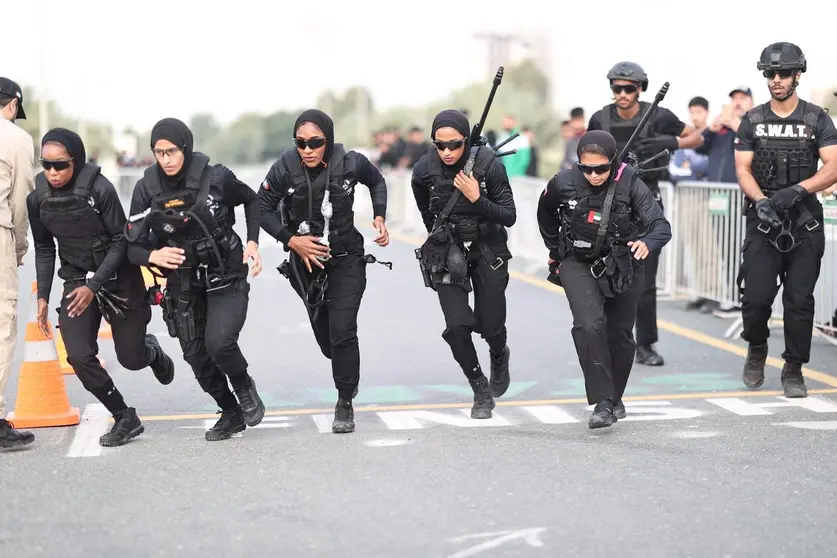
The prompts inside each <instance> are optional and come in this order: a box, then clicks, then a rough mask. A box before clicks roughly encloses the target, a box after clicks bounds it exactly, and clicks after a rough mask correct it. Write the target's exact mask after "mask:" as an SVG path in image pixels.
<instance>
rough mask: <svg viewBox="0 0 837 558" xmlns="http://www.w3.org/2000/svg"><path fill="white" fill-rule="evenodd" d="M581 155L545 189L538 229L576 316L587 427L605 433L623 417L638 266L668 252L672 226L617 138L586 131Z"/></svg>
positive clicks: (638, 288)
mask: <svg viewBox="0 0 837 558" xmlns="http://www.w3.org/2000/svg"><path fill="white" fill-rule="evenodd" d="M577 153H578V159H579V161H578V163H574V164H573V166H572V168H571V169H567V170H563V171H561V172H560V173H558V174H557V175H555V176H554V177H553V178H552V179H551V180H550V181H549V183H548V184H547V186H546V189H545V190H544V192H543V195H542V196H541V198H540V200H539V202H538V225H539V227H540V232H541V236H542V237H543V240H544V244H545V245H546V247H547V248H548V249H549V267H550V273H551V274H550V280H551V281H553V282H555V283H558V284H560V285H561V286H562V287H563V288H564V292H565V293H566V295H567V300H568V301H569V304H570V311H571V312H572V314H573V328H572V335H573V341H574V342H575V348H576V352H577V353H578V359H579V363H580V364H581V369H582V371H583V372H584V381H585V385H586V388H587V402H588V403H589V404H590V405H595V408H594V410H593V414H592V415H591V417H590V421H589V427H590V428H601V427H604V426H610V425H612V424H613V423H614V422H616V420H617V419H619V418H624V417H625V406H624V404H623V403H622V394H623V393H624V391H625V386H626V385H627V384H628V376H629V375H630V373H631V368H632V366H633V360H634V354H635V352H636V343H635V342H634V338H633V327H634V322H635V321H636V314H637V303H638V300H639V295H640V291H641V289H642V280H643V267H642V264H641V263H640V262H641V261H642V260H644V259H645V258H646V257H648V254H649V252H651V251H654V250H659V249H660V248H662V247H663V246H665V244H666V243H667V242H668V241H669V240H670V239H671V226H670V225H669V223H668V221H667V220H666V218H665V217H664V215H663V212H662V210H661V209H660V206H659V205H658V204H657V203H656V202H655V201H654V198H653V197H652V196H651V191H650V190H649V189H648V187H647V186H646V185H645V184H644V183H643V182H642V180H640V179H639V177H638V175H637V172H636V171H635V170H634V168H633V167H630V166H627V165H625V164H624V163H622V162H621V161H619V160H618V159H617V151H616V141H615V140H614V139H613V136H611V135H610V134H609V133H607V132H604V131H601V130H595V131H591V132H587V133H586V134H584V136H582V137H581V139H580V140H579V143H578V148H577ZM643 231H644V233H643ZM638 233H643V234H638ZM639 238H642V240H639Z"/></svg>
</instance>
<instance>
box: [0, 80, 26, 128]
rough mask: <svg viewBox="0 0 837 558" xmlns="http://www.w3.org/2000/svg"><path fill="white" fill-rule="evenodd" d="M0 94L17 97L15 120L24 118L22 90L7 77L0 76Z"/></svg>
mask: <svg viewBox="0 0 837 558" xmlns="http://www.w3.org/2000/svg"><path fill="white" fill-rule="evenodd" d="M0 95H5V96H7V97H14V98H16V99H17V116H15V119H17V120H26V113H25V112H23V90H21V88H20V86H19V85H18V84H16V83H15V82H13V81H12V80H10V79H9V78H4V77H0Z"/></svg>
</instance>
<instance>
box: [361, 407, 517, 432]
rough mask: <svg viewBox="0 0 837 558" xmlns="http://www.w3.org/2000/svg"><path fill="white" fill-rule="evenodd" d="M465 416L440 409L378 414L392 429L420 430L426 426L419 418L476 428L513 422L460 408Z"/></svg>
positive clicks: (426, 420) (495, 414)
mask: <svg viewBox="0 0 837 558" xmlns="http://www.w3.org/2000/svg"><path fill="white" fill-rule="evenodd" d="M459 411H460V412H461V413H462V414H463V415H465V416H461V417H460V416H456V415H455V414H451V413H442V412H438V411H385V412H379V413H377V415H378V416H379V417H381V420H383V421H384V424H386V426H387V428H389V429H390V430H418V429H421V428H424V425H423V424H422V423H421V422H420V421H419V419H421V420H423V421H425V422H434V423H437V424H445V425H448V426H460V427H464V428H476V427H480V426H509V425H510V424H511V423H509V421H507V420H506V419H504V418H503V417H501V416H500V415H498V414H497V413H496V412H492V414H491V418H490V419H472V418H471V410H470V409H459Z"/></svg>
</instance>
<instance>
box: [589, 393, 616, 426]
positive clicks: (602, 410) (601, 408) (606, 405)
mask: <svg viewBox="0 0 837 558" xmlns="http://www.w3.org/2000/svg"><path fill="white" fill-rule="evenodd" d="M616 420H617V418H616V415H615V414H614V413H613V403H612V402H611V401H610V399H605V400H604V401H599V402H598V403H596V407H595V408H594V409H593V414H592V415H590V421H589V422H588V423H587V426H588V427H589V428H590V429H593V428H605V427H607V426H611V425H613V423H615V422H616Z"/></svg>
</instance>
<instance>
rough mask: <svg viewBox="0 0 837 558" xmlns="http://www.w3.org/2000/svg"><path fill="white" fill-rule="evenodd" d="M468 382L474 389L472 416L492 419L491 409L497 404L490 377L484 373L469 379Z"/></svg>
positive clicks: (473, 417)
mask: <svg viewBox="0 0 837 558" xmlns="http://www.w3.org/2000/svg"><path fill="white" fill-rule="evenodd" d="M468 383H469V384H471V389H473V390H474V406H473V407H471V418H472V419H490V418H491V410H492V409H493V408H494V407H495V406H496V404H495V403H494V398H493V397H492V396H491V389H490V388H489V387H488V378H486V377H485V376H484V375H483V376H480V377H479V378H477V379H476V380H468Z"/></svg>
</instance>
